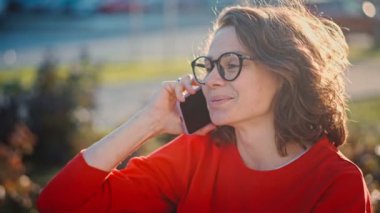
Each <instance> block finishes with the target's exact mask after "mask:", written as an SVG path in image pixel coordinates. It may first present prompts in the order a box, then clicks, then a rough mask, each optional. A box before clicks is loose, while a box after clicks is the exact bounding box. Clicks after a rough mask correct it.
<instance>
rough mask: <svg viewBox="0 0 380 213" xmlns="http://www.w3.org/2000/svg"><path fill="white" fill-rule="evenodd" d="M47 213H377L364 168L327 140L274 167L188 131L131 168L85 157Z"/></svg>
mask: <svg viewBox="0 0 380 213" xmlns="http://www.w3.org/2000/svg"><path fill="white" fill-rule="evenodd" d="M38 208H39V210H40V211H41V212H82V213H83V212H175V211H177V212H234V213H236V212H266V213H267V212H292V213H294V212H345V213H346V212H355V213H358V212H371V204H370V197H369V193H368V190H367V188H366V185H365V182H364V180H363V176H362V173H361V171H360V169H359V168H358V167H356V166H355V165H354V164H353V163H352V162H350V161H349V160H348V159H346V158H345V157H344V156H343V155H342V154H341V153H340V152H339V151H337V149H336V148H335V146H333V145H332V144H331V143H330V142H329V141H328V139H327V138H326V137H324V138H323V139H321V140H320V141H318V142H317V143H316V144H315V145H314V146H313V147H312V148H311V149H310V150H308V151H307V152H306V153H305V154H304V155H302V156H301V157H300V158H298V159H297V160H295V161H293V162H292V163H290V164H288V165H286V166H284V167H282V168H279V169H276V170H271V171H257V170H252V169H249V168H247V167H246V166H245V164H244V163H243V161H242V160H241V158H240V155H239V152H238V150H237V148H236V146H235V145H224V146H216V145H215V143H214V142H213V141H212V140H211V139H210V137H209V136H185V135H184V136H180V137H178V138H177V139H175V140H174V141H172V142H170V143H169V144H167V145H165V146H163V147H161V148H160V149H158V150H157V151H155V152H154V153H152V154H151V155H149V156H147V157H138V158H134V159H132V160H131V161H130V162H129V164H128V166H127V167H126V168H125V169H123V170H113V171H112V172H110V173H108V172H104V171H101V170H98V169H96V168H93V167H90V166H88V165H87V164H86V162H85V161H84V159H83V156H82V154H78V155H77V156H76V157H75V158H74V159H73V160H72V161H71V162H69V163H68V164H67V165H66V167H65V168H64V169H63V170H62V171H61V172H60V173H59V174H58V175H57V176H56V177H54V179H53V180H51V182H50V183H49V184H48V185H47V187H46V188H45V189H44V190H43V191H42V193H41V195H40V197H39V200H38Z"/></svg>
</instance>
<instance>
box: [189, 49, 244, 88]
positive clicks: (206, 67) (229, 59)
mask: <svg viewBox="0 0 380 213" xmlns="http://www.w3.org/2000/svg"><path fill="white" fill-rule="evenodd" d="M215 64H216V66H217V69H218V73H219V75H220V76H221V77H222V78H223V79H224V80H227V81H231V80H234V79H235V78H236V77H237V75H238V74H239V72H240V70H241V60H240V58H239V56H238V55H237V54H235V53H226V54H223V55H221V56H220V57H219V59H217V60H215V61H211V60H210V59H209V58H207V57H199V58H198V59H196V60H195V61H194V64H193V71H194V75H195V77H196V79H197V80H198V81H200V82H202V83H204V81H205V79H206V78H207V76H208V74H209V73H210V72H211V71H212V70H213V68H214V65H215Z"/></svg>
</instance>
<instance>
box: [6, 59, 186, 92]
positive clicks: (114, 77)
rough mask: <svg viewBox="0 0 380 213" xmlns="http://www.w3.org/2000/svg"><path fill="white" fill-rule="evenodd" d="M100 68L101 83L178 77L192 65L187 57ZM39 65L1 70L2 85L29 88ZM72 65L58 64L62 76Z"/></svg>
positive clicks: (108, 65)
mask: <svg viewBox="0 0 380 213" xmlns="http://www.w3.org/2000/svg"><path fill="white" fill-rule="evenodd" d="M96 68H98V69H99V80H100V84H101V85H110V84H119V83H126V82H127V83H128V82H136V81H147V80H152V79H176V78H177V77H178V76H180V75H184V74H186V73H189V72H190V65H189V62H188V61H187V60H186V59H180V58H178V59H172V60H169V59H166V60H149V61H132V62H128V63H127V62H125V63H107V64H101V65H96ZM37 69H38V67H32V66H26V67H19V68H15V69H3V70H0V85H2V84H5V83H7V82H11V81H19V82H20V83H21V84H22V85H23V87H25V88H28V87H30V86H31V84H32V83H33V81H34V79H35V78H36V70H37ZM69 70H70V65H60V66H58V69H57V72H58V75H59V76H60V77H65V76H67V74H68V72H69Z"/></svg>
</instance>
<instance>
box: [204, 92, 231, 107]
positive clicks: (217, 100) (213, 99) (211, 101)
mask: <svg viewBox="0 0 380 213" xmlns="http://www.w3.org/2000/svg"><path fill="white" fill-rule="evenodd" d="M233 99H234V98H233V97H231V96H225V95H218V96H210V97H209V98H208V105H209V107H211V108H215V107H220V106H222V105H224V104H227V103H228V102H230V101H231V100H233Z"/></svg>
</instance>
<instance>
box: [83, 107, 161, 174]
mask: <svg viewBox="0 0 380 213" xmlns="http://www.w3.org/2000/svg"><path fill="white" fill-rule="evenodd" d="M151 115H152V113H149V112H147V110H142V111H140V112H138V113H137V114H136V115H135V116H133V117H132V118H131V119H130V120H129V121H128V122H126V123H124V124H123V125H121V126H120V127H119V128H117V129H116V130H114V131H113V132H111V133H110V134H108V135H107V136H105V137H104V138H102V139H101V140H100V141H98V142H96V143H95V144H93V145H92V146H90V147H89V148H87V149H86V150H85V151H84V153H83V157H84V159H85V161H86V162H87V164H89V165H90V166H92V167H94V168H97V169H100V170H103V171H110V170H112V169H113V168H114V167H115V166H117V165H118V164H119V163H120V162H121V161H122V160H124V159H125V158H126V157H127V156H128V155H130V154H131V153H132V152H133V151H135V150H136V149H137V148H138V147H140V146H141V145H142V144H143V143H144V142H145V141H146V140H148V139H150V138H152V137H154V136H156V135H158V134H159V133H160V131H161V127H160V121H159V119H155V118H154V117H155V116H151Z"/></svg>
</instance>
